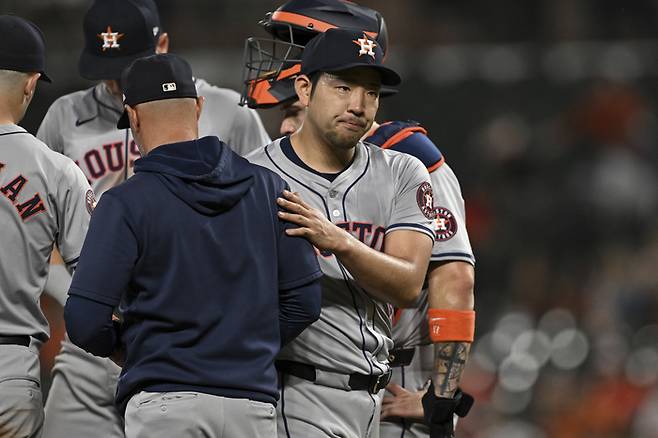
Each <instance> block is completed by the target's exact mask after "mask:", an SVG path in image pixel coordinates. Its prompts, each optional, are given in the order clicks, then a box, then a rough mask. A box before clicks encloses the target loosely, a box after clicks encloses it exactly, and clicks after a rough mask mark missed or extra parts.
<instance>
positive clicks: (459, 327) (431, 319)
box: [427, 309, 475, 343]
mask: <svg viewBox="0 0 658 438" xmlns="http://www.w3.org/2000/svg"><path fill="white" fill-rule="evenodd" d="M427 319H428V323H429V335H430V339H431V340H432V342H433V343H438V342H473V337H474V336H475V311H473V310H449V309H429V310H428V311H427Z"/></svg>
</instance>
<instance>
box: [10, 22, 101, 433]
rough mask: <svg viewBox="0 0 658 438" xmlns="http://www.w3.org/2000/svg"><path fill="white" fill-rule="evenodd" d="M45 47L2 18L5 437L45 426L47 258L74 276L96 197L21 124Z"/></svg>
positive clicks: (30, 27) (36, 33)
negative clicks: (56, 258)
mask: <svg viewBox="0 0 658 438" xmlns="http://www.w3.org/2000/svg"><path fill="white" fill-rule="evenodd" d="M44 66H45V42H44V38H43V34H42V33H41V31H40V30H39V29H38V28H37V26H35V25H34V24H33V23H31V22H29V21H27V20H24V19H22V18H19V17H16V16H10V15H2V16H0V223H1V224H2V228H0V241H2V250H3V254H2V257H0V436H2V437H36V436H39V435H40V433H41V428H42V425H43V403H42V401H41V383H40V369H39V348H40V347H41V345H42V344H43V343H44V342H46V341H47V340H48V337H49V329H48V321H47V320H46V317H45V316H44V314H43V313H42V312H41V308H40V307H39V298H40V295H41V293H42V291H43V288H44V285H45V284H46V277H47V275H48V266H49V259H50V254H51V252H52V250H53V246H55V245H56V246H57V247H58V248H59V251H60V253H61V254H62V256H63V257H64V260H65V261H66V268H67V269H68V270H69V272H71V271H72V270H73V269H74V268H75V266H76V264H77V261H78V257H79V255H80V248H81V247H82V242H83V240H84V237H85V234H86V232H87V227H88V225H89V216H90V214H91V210H92V208H93V204H94V194H93V192H92V191H91V188H90V187H89V184H88V183H87V180H86V179H85V177H84V175H83V174H82V172H81V171H80V169H78V167H77V166H76V165H75V163H73V161H71V160H70V159H68V158H66V157H63V156H61V155H59V154H56V153H54V152H53V151H51V150H50V149H48V147H47V146H46V145H45V144H43V143H42V142H40V141H39V140H37V139H36V138H34V137H33V136H32V135H30V134H29V133H28V132H27V131H25V129H23V128H21V127H20V126H17V125H16V124H17V123H18V122H20V120H21V119H22V118H23V116H24V115H25V111H26V110H27V107H28V106H29V104H30V102H31V101H32V97H33V96H34V93H35V90H36V86H37V81H38V80H39V79H41V80H45V81H47V82H50V79H49V78H48V76H46V74H45V73H44Z"/></svg>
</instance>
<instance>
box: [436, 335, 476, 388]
mask: <svg viewBox="0 0 658 438" xmlns="http://www.w3.org/2000/svg"><path fill="white" fill-rule="evenodd" d="M470 349H471V344H470V343H469V342H444V343H439V344H435V345H434V352H435V353H434V389H435V391H437V393H438V394H439V396H441V397H447V398H450V397H453V396H454V395H455V392H456V391H457V386H458V385H459V381H460V380H461V377H462V373H463V372H464V367H465V366H466V360H467V359H468V353H469V351H470Z"/></svg>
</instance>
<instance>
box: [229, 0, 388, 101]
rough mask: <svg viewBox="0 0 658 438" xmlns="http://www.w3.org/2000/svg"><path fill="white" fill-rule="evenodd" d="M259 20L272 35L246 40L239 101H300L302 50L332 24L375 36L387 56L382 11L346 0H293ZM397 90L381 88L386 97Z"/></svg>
mask: <svg viewBox="0 0 658 438" xmlns="http://www.w3.org/2000/svg"><path fill="white" fill-rule="evenodd" d="M259 24H260V25H261V26H262V27H263V28H264V29H265V30H266V31H267V32H268V33H269V34H270V35H272V37H273V39H272V38H269V39H268V38H253V37H251V38H247V40H246V42H245V49H244V59H243V61H244V63H243V64H244V72H243V86H242V95H241V98H240V105H247V106H249V107H250V108H269V107H273V106H276V105H279V104H282V103H285V102H287V101H290V100H292V99H296V98H297V95H296V93H295V86H294V83H295V78H296V77H297V75H298V74H299V70H300V63H301V53H302V51H303V49H304V46H305V45H306V43H308V42H309V41H310V40H311V39H312V38H313V37H314V36H315V35H317V34H318V33H320V32H325V31H326V30H328V29H333V28H337V27H338V28H348V29H357V30H360V31H363V32H365V34H366V35H368V36H369V37H371V38H373V39H375V40H376V41H377V44H378V45H379V47H380V48H381V49H382V51H383V52H384V57H386V54H387V49H388V32H387V30H386V22H385V21H384V17H382V15H381V14H380V13H379V12H377V11H375V10H373V9H370V8H367V7H365V6H360V5H357V4H355V3H352V2H349V1H345V0H291V1H289V2H287V3H285V4H283V5H282V6H281V7H279V8H278V9H277V10H276V11H274V12H269V13H268V14H267V15H266V16H265V18H264V19H263V20H261V21H260V22H259ZM394 93H395V90H388V89H383V90H382V91H381V95H382V96H386V95H391V94H394Z"/></svg>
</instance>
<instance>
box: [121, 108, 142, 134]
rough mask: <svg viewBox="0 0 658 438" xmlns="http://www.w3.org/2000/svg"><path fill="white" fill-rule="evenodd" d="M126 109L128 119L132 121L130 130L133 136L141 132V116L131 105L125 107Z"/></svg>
mask: <svg viewBox="0 0 658 438" xmlns="http://www.w3.org/2000/svg"><path fill="white" fill-rule="evenodd" d="M124 107H125V108H126V111H127V112H128V119H129V120H130V129H132V131H133V136H134V134H135V133H136V132H139V130H140V126H139V115H138V114H137V111H135V109H133V108H132V107H131V106H129V105H124Z"/></svg>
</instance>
